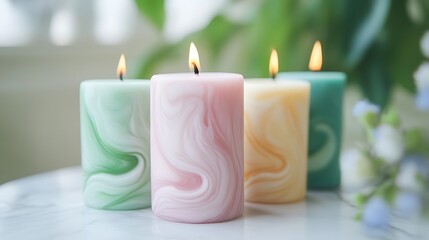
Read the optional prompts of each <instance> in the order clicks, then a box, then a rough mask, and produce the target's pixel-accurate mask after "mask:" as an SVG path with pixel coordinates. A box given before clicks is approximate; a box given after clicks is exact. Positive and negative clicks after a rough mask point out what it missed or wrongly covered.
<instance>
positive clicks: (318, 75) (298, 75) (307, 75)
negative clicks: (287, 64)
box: [276, 71, 347, 80]
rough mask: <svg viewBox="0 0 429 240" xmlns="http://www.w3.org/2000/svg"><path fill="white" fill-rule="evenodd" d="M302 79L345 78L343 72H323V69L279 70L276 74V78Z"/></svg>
mask: <svg viewBox="0 0 429 240" xmlns="http://www.w3.org/2000/svg"><path fill="white" fill-rule="evenodd" d="M285 78H287V79H302V80H317V79H324V80H325V79H330V80H344V79H346V78H347V76H346V74H345V73H343V72H324V71H316V72H311V71H305V72H304V71H303V72H280V73H278V74H277V77H276V79H285Z"/></svg>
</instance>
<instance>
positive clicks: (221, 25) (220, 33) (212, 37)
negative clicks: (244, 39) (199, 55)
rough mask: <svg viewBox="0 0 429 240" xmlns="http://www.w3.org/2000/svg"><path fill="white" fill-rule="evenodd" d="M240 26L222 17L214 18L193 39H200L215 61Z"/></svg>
mask: <svg viewBox="0 0 429 240" xmlns="http://www.w3.org/2000/svg"><path fill="white" fill-rule="evenodd" d="M241 28H242V25H239V24H236V23H233V22H231V21H228V20H227V19H226V18H225V17H224V16H222V15H217V16H215V17H214V18H213V19H212V20H211V21H210V23H209V24H208V25H207V27H206V28H204V29H203V30H202V31H201V32H198V33H197V34H196V35H197V36H195V38H198V39H200V41H203V42H205V43H206V44H207V46H208V49H209V50H210V51H211V53H212V56H213V57H214V59H217V58H218V57H219V55H220V54H221V53H222V49H223V47H224V46H225V44H226V43H227V42H228V41H229V40H230V39H231V38H232V37H233V36H234V35H235V34H237V33H238V32H239V31H240V29H241Z"/></svg>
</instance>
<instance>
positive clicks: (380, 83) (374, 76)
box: [356, 43, 392, 108]
mask: <svg viewBox="0 0 429 240" xmlns="http://www.w3.org/2000/svg"><path fill="white" fill-rule="evenodd" d="M385 56H386V54H385V49H384V48H383V44H382V43H378V44H375V45H373V46H372V47H371V48H370V49H369V51H368V53H367V54H366V56H365V58H364V59H363V61H362V63H361V64H360V65H359V67H358V69H357V70H356V75H357V76H358V81H359V84H360V86H361V88H362V89H363V92H364V94H365V95H366V97H367V98H368V100H369V101H370V102H372V103H375V104H376V105H378V106H381V107H382V108H383V107H385V106H386V105H387V103H388V101H389V98H390V92H391V88H392V83H391V80H390V76H389V74H388V69H387V60H386V57H385Z"/></svg>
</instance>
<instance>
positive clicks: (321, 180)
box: [277, 72, 346, 189]
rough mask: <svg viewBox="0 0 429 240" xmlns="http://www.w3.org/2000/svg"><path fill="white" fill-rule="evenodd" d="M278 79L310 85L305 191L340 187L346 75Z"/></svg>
mask: <svg viewBox="0 0 429 240" xmlns="http://www.w3.org/2000/svg"><path fill="white" fill-rule="evenodd" d="M277 79H278V80H286V81H287V80H296V79H300V80H306V81H308V82H309V83H310V85H311V93H310V120H309V145H308V164H307V169H308V174H307V187H308V188H309V189H324V188H336V187H339V186H340V183H341V177H340V176H341V174H340V166H339V155H340V150H341V131H342V109H343V93H344V85H345V80H346V75H345V74H344V73H341V72H288V73H279V74H278V75H277Z"/></svg>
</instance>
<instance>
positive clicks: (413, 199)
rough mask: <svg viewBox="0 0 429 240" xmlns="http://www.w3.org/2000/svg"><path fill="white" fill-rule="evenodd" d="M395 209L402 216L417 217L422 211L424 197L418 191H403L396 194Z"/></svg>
mask: <svg viewBox="0 0 429 240" xmlns="http://www.w3.org/2000/svg"><path fill="white" fill-rule="evenodd" d="M395 209H396V210H397V211H398V215H399V216H401V217H405V218H413V217H417V216H419V215H420V213H421V211H422V198H421V197H420V196H419V195H418V194H416V193H413V192H408V191H401V192H400V193H399V194H398V195H397V196H396V199H395Z"/></svg>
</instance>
